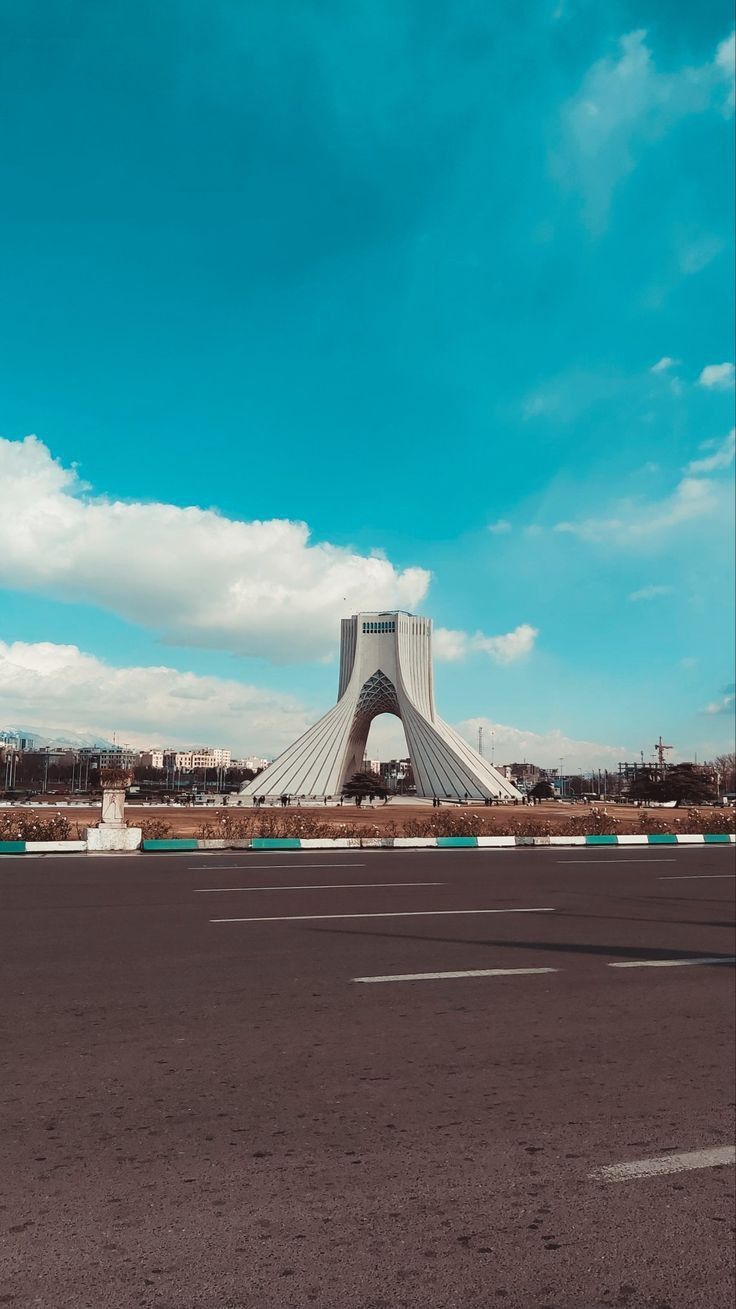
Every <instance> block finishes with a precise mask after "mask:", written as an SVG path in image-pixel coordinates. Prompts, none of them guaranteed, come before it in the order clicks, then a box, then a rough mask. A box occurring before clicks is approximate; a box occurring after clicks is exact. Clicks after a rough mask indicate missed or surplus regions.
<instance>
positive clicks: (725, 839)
mask: <svg viewBox="0 0 736 1309" xmlns="http://www.w3.org/2000/svg"><path fill="white" fill-rule="evenodd" d="M734 844H736V836H734V835H732V834H730V833H728V832H705V833H695V834H693V833H686V834H684V835H679V834H677V833H675V832H655V833H653V834H652V835H651V836H645V835H631V836H363V837H360V836H354V837H349V836H341V837H330V838H325V839H320V838H315V837H298V836H289V837H272V836H254V837H251V838H245V839H243V840H232V841H228V840H225V839H221V840H216V841H215V840H212V841H199V840H196V839H195V838H194V837H192V838H188V837H180V838H173V839H171V840H169V841H142V842H141V845H140V849H141V850H142V851H143V852H144V853H147V854H162V853H171V854H176V853H177V852H179V853H184V852H186V851H190V852H191V851H193V850H508V849H511V848H513V847H515V846H524V847H530V846H544V847H547V848H549V847H550V846H556V847H558V848H559V847H560V846H613V845H621V846H632V845H634V846H650V845H653V846H656V845H734ZM86 850H87V842H86V841H0V855H4V854H81V853H82V852H84V851H86ZM130 853H137V852H135V851H131V852H130Z"/></svg>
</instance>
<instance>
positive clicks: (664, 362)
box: [649, 355, 680, 373]
mask: <svg viewBox="0 0 736 1309" xmlns="http://www.w3.org/2000/svg"><path fill="white" fill-rule="evenodd" d="M679 362H680V361H679V359H670V356H669V355H663V356H662V358H661V359H660V360H659V361H658V362H657V363H656V364H652V367H651V368H650V370H649V371H650V372H651V373H666V372H667V369H668V368H674V367H675V365H676V364H678V363H679Z"/></svg>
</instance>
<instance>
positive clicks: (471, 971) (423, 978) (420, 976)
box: [353, 968, 559, 982]
mask: <svg viewBox="0 0 736 1309" xmlns="http://www.w3.org/2000/svg"><path fill="white" fill-rule="evenodd" d="M557 972H559V969H557V968H464V969H461V970H459V971H457V972H454V973H389V974H387V975H386V976H385V977H354V978H353V981H354V982H435V981H439V980H443V981H444V980H445V979H449V978H456V977H528V976H530V975H531V974H532V973H557Z"/></svg>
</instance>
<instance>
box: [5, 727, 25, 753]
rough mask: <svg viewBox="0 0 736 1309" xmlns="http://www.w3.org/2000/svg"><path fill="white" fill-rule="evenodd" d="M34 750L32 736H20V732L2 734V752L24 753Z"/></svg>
mask: <svg viewBox="0 0 736 1309" xmlns="http://www.w3.org/2000/svg"><path fill="white" fill-rule="evenodd" d="M32 749H33V737H32V736H20V735H19V733H18V732H8V731H2V732H0V750H18V751H19V752H20V753H23V751H25V750H32Z"/></svg>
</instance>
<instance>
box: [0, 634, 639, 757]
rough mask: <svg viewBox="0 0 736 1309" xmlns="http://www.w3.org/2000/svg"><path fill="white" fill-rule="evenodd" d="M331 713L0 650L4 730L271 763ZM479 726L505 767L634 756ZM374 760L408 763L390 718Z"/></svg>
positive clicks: (59, 651)
mask: <svg viewBox="0 0 736 1309" xmlns="http://www.w3.org/2000/svg"><path fill="white" fill-rule="evenodd" d="M325 707H326V706H324V705H323V706H321V707H320V706H317V707H314V706H304V705H303V704H301V703H300V702H299V701H297V700H295V699H293V698H292V697H289V696H284V695H278V694H274V693H272V692H269V691H264V690H262V689H260V688H259V687H256V686H250V685H247V684H245V683H243V682H238V681H235V680H234V679H229V678H221V677H202V676H199V675H197V674H194V673H187V672H182V671H181V670H179V669H176V668H171V667H168V666H166V665H157V666H148V667H147V666H134V667H127V668H125V667H124V668H116V667H113V666H112V665H111V664H109V663H107V662H106V661H105V660H103V659H98V658H96V657H95V656H94V655H91V654H87V653H85V652H84V651H82V650H80V649H79V648H78V646H75V645H56V644H52V643H51V642H47V641H43V642H37V643H30V642H24V641H16V642H14V643H12V644H9V643H6V642H2V641H0V723H3V722H6V723H7V722H15V721H22V722H23V723H24V724H27V725H28V727H29V728H33V727H34V726H37V727H38V728H39V730H40V729H42V728H46V729H50V730H51V729H53V730H56V731H58V732H59V733H62V732H72V733H74V734H76V735H80V736H97V737H101V738H105V739H108V740H109V739H110V738H111V737H112V734H113V732H115V731H117V733H118V737H119V739H120V740H121V741H124V742H125V743H126V744H129V745H131V746H133V747H138V748H142V747H145V746H149V745H181V746H184V745H193V744H198V743H199V744H211V745H224V746H229V747H230V748H231V749H232V750H233V752H234V753H235V754H236V755H246V754H258V755H265V756H267V757H271V756H274V755H276V754H278V753H279V752H280V751H281V750H283V749H285V747H286V746H287V745H289V744H291V742H292V741H293V740H295V739H296V738H297V737H298V736H300V735H301V733H302V732H304V731H305V730H306V728H307V727H308V726H310V725H311V723H312V722H314V720H315V719H316V718H317V717H318V716H319V714H320V713H323V712H324V709H325ZM480 726H482V727H483V728H484V729H486V738H485V739H486V745H487V749H486V754H489V753H490V749H491V733H493V734H494V736H493V741H494V745H495V759H496V761H497V762H500V763H512V762H514V761H515V760H522V759H525V758H526V759H529V760H531V761H533V762H535V763H538V764H541V765H543V766H545V765H546V766H548V767H557V765H558V764H559V761H560V756H561V755H562V756H564V758H565V763H566V766H569V767H572V766H573V765H575V766H576V767H578V766H583V765H585V766H591V767H592V766H596V767H598V766H599V765H600V766H601V767H605V766H606V763H607V764H608V766H609V767H610V766H611V765H614V766H615V764H616V763H617V762H618V760H619V759H623V758H626V757H627V756H626V751H625V749H624V747H623V746H618V745H599V744H597V743H595V742H591V741H576V740H574V739H573V738H571V737H569V736H566V735H565V734H564V732H562V731H559V730H555V731H552V732H546V733H538V732H532V731H526V730H524V729H522V728H517V727H509V726H507V725H505V724H502V723H494V722H492V721H491V720H490V719H488V718H469V719H466V720H465V722H463V723H461V724H459V730H460V731H461V732H462V734H463V736H464V737H465V738H466V739H467V740H468V742H469V743H470V744H471V745H473V746H477V743H478V728H479V727H480ZM368 752H369V754H370V755H371V756H372V757H374V758H384V759H386V758H389V757H391V756H395V757H401V756H403V755H404V754H405V752H406V742H405V740H404V736H403V729H402V727H401V724H400V723H399V722H398V720H397V719H395V718H392V717H388V716H386V715H382V716H381V717H380V718H378V719H376V720H375V723H374V725H373V729H372V731H371V735H370V738H369V742H368Z"/></svg>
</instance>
